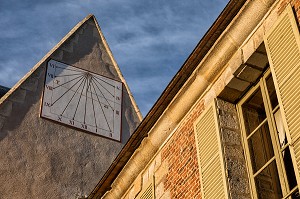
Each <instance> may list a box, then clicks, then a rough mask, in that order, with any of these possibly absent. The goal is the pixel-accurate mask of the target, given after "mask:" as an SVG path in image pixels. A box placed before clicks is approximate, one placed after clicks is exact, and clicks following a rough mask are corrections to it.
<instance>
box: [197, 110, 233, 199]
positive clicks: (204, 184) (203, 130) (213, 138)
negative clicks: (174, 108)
mask: <svg viewBox="0 0 300 199" xmlns="http://www.w3.org/2000/svg"><path fill="white" fill-rule="evenodd" d="M194 129H195V137H196V145H197V153H198V160H199V168H200V177H201V178H200V179H201V189H202V198H203V199H216V198H218V199H222V198H227V196H228V193H227V185H226V180H225V171H224V161H223V155H222V149H221V140H220V132H219V127H218V125H217V116H216V109H215V105H213V106H211V107H210V108H208V110H207V111H206V112H205V113H204V114H202V115H201V116H200V118H199V119H197V121H196V122H195V124H194Z"/></svg>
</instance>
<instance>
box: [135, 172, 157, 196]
mask: <svg viewBox="0 0 300 199" xmlns="http://www.w3.org/2000/svg"><path fill="white" fill-rule="evenodd" d="M154 194H155V192H154V177H152V178H151V179H149V180H148V182H147V183H146V184H145V185H143V190H142V191H141V193H140V194H139V195H138V197H137V199H154V198H155V196H154Z"/></svg>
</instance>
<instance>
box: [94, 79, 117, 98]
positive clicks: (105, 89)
mask: <svg viewBox="0 0 300 199" xmlns="http://www.w3.org/2000/svg"><path fill="white" fill-rule="evenodd" d="M95 81H96V82H97V83H98V84H99V85H100V86H101V87H102V88H104V89H105V90H106V91H107V92H108V93H109V94H110V95H111V96H112V97H115V96H114V95H113V94H112V93H111V92H110V91H109V90H107V89H106V88H105V87H104V86H103V85H102V84H101V83H100V82H98V80H97V78H95Z"/></svg>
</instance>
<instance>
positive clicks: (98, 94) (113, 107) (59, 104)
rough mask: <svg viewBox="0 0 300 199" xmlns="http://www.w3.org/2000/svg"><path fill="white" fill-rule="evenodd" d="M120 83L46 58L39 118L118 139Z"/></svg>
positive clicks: (120, 98) (120, 100) (119, 128)
mask: <svg viewBox="0 0 300 199" xmlns="http://www.w3.org/2000/svg"><path fill="white" fill-rule="evenodd" d="M121 102H122V83H121V82H118V81H115V80H112V79H109V78H106V77H103V76H100V75H97V74H94V73H91V72H88V71H85V70H82V69H79V68H76V67H73V66H70V65H67V64H63V63H60V62H57V61H55V60H50V61H49V62H48V65H47V71H46V80H45V89H44V96H43V104H42V113H41V116H42V117H46V118H49V119H52V120H55V121H57V122H61V123H64V124H66V125H69V126H72V127H76V128H79V129H82V130H85V131H89V132H92V133H96V134H99V135H102V136H105V137H109V138H112V139H115V140H119V141H120V133H121Z"/></svg>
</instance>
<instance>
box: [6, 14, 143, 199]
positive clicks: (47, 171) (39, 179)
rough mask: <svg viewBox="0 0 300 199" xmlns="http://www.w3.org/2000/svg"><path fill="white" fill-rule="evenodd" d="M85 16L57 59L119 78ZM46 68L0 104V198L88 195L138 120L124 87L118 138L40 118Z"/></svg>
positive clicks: (92, 24)
mask: <svg viewBox="0 0 300 199" xmlns="http://www.w3.org/2000/svg"><path fill="white" fill-rule="evenodd" d="M89 21H91V22H90V23H89V24H88V25H87V26H86V29H85V30H84V31H83V32H82V34H79V37H77V36H76V37H74V38H73V39H70V40H69V41H67V43H68V42H71V43H68V44H66V45H69V46H73V47H72V50H73V52H72V53H69V52H66V51H64V53H63V54H61V52H62V50H61V49H58V50H57V53H53V55H57V54H59V55H61V60H57V61H62V62H64V63H67V64H70V65H74V66H76V67H80V68H82V69H86V70H89V71H91V72H95V73H98V74H101V75H106V76H108V77H110V78H114V79H117V80H120V78H119V76H118V73H117V72H116V69H115V68H114V66H113V64H112V60H111V59H110V56H108V55H107V56H103V54H107V52H106V49H105V48H104V47H103V46H104V44H103V41H102V40H101V39H100V37H99V35H98V37H95V36H94V37H93V35H92V34H93V29H95V23H94V22H93V19H92V18H91V19H89ZM76 34H77V33H76V32H75V35H76ZM51 58H55V59H57V58H59V56H53V57H51ZM107 66H109V67H110V68H109V69H108V68H107ZM45 68H46V62H44V63H42V64H41V66H40V67H39V68H38V69H37V70H36V71H35V72H34V73H33V74H32V76H31V77H29V78H28V79H27V80H26V81H25V82H24V84H22V85H21V86H20V87H21V88H20V87H19V88H18V89H17V90H16V91H15V92H14V93H13V94H12V95H11V96H9V97H8V99H6V101H5V102H4V103H2V104H1V105H0V115H2V116H5V117H6V118H5V123H4V125H3V122H2V121H3V120H2V119H3V118H2V117H1V118H0V126H1V125H2V126H3V127H2V129H1V131H0V149H1V150H0V157H1V159H0V161H1V162H0V165H1V166H0V198H14V199H19V198H20V199H23V198H45V199H47V198H49V199H52V198H64V199H68V198H70V199H74V198H77V197H82V196H85V195H88V194H89V193H90V192H91V191H92V189H93V188H94V187H95V185H96V184H97V182H98V181H99V179H100V178H101V176H102V175H103V174H104V173H105V171H106V170H107V169H108V167H109V165H110V164H111V163H112V161H113V160H114V158H115V157H116V156H117V154H118V153H119V151H120V150H121V149H122V147H123V145H124V144H125V142H126V141H127V139H128V138H129V136H130V134H131V133H132V132H133V130H134V129H135V127H136V126H137V125H138V123H139V119H138V116H137V114H136V112H135V111H133V110H134V107H133V105H132V103H131V101H130V99H129V97H128V96H129V92H128V91H127V90H126V89H123V90H124V91H125V92H124V98H123V99H124V100H125V101H124V103H123V110H122V140H121V142H116V141H113V140H109V139H106V138H103V137H100V136H97V135H94V134H90V133H86V132H82V131H80V130H77V129H73V128H69V127H67V126H65V125H61V124H58V123H56V122H53V121H50V120H47V119H44V118H40V117H39V114H40V99H41V96H42V93H43V87H44V77H45ZM37 82H38V84H37ZM24 89H26V90H24ZM25 94H26V95H25ZM11 100H13V101H14V102H12V101H11ZM128 100H129V101H128ZM125 113H126V115H125ZM8 116H9V117H8Z"/></svg>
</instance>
